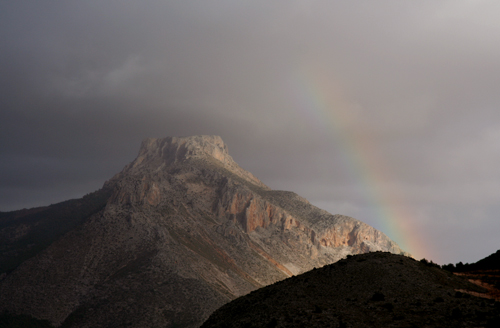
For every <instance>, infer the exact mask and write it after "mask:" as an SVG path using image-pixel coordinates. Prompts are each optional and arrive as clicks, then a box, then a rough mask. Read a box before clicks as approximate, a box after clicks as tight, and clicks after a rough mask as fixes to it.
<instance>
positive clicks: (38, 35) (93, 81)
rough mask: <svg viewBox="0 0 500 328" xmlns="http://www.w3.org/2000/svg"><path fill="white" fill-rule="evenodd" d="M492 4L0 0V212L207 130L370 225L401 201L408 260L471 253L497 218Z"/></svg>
mask: <svg viewBox="0 0 500 328" xmlns="http://www.w3.org/2000/svg"><path fill="white" fill-rule="evenodd" d="M499 11H500V5H499V4H497V3H496V2H494V1H476V2H465V1H464V2H462V1H419V2H401V1H377V2H374V1H358V2H345V1H319V0H318V1H307V2H305V1H291V2H290V1H272V2H269V1H252V2H239V1H238V2H235V1H222V0H220V1H203V2H197V1H182V2H179V1H145V2H141V3H138V2H136V1H106V2H104V3H103V2H101V1H85V2H79V3H74V2H67V1H37V2H36V3H33V2H24V1H16V2H3V3H1V4H0V40H1V42H2V45H3V47H2V48H3V50H2V52H0V70H1V74H0V106H1V108H2V110H1V111H0V139H1V140H2V142H1V144H0V156H1V160H0V210H4V211H5V210H14V209H18V208H21V207H29V206H40V205H44V204H48V203H52V202H57V201H62V200H65V199H68V198H71V197H79V196H81V195H83V194H85V193H87V192H90V191H93V190H95V189H97V188H99V187H100V186H101V185H102V183H103V182H104V181H105V180H106V179H109V178H110V177H111V176H112V175H113V174H115V173H117V172H118V171H120V169H121V168H122V167H123V166H124V165H125V164H127V163H128V162H129V161H131V160H132V159H133V158H134V156H135V155H136V153H137V151H138V147H139V144H140V141H141V140H142V139H143V138H145V137H150V136H156V137H162V136H167V135H191V134H218V135H221V136H222V137H223V139H224V140H225V141H226V143H227V144H228V146H229V148H230V153H231V155H232V156H233V157H234V158H235V160H236V161H237V162H238V163H240V164H241V165H242V166H243V167H244V168H246V169H248V170H249V171H251V172H252V173H254V174H255V175H256V176H258V177H259V178H260V179H261V180H263V182H264V183H266V184H268V185H270V186H271V187H272V188H276V189H288V190H293V191H296V192H297V193H298V194H300V195H302V196H304V197H306V198H308V199H309V200H310V201H311V202H313V203H314V204H317V205H318V206H320V207H324V208H325V209H327V210H329V211H331V212H334V213H342V214H347V215H352V216H354V217H356V218H359V219H360V220H362V221H365V222H367V223H369V224H372V225H374V226H375V227H377V228H380V229H382V230H384V229H385V228H386V226H385V225H386V224H387V223H384V222H383V218H381V217H378V216H376V215H374V213H375V212H376V209H375V207H380V208H382V209H386V210H389V209H390V208H392V207H394V208H397V207H398V206H399V207H404V208H406V209H407V210H408V211H409V212H410V213H411V217H400V218H391V219H392V220H395V221H397V220H400V221H401V222H400V223H401V226H402V227H413V228H414V229H413V231H416V232H418V233H415V236H413V237H414V238H416V239H418V240H419V242H420V243H421V244H425V245H427V247H426V250H424V248H421V249H419V247H415V246H414V249H410V251H413V252H414V253H415V255H416V256H417V257H427V258H430V259H433V260H435V261H438V262H441V263H445V262H457V261H464V262H467V261H476V260H478V259H479V258H481V257H483V256H486V255H488V254H489V253H491V252H493V251H495V250H496V249H497V248H498V244H497V243H496V240H497V239H496V237H495V236H494V233H493V232H492V231H498V228H500V227H499V226H498V223H496V222H497V220H496V218H495V213H496V209H497V205H496V204H497V203H498V197H499V196H498V195H500V193H499V191H500V190H499V188H500V187H499V185H500V176H499V174H498V170H497V169H496V166H497V163H498V161H499V160H500V150H499V148H498V144H499V142H498V141H499V138H500V134H499V132H498V131H499V127H500V111H498V110H497V107H498V104H499V103H500V94H499V93H498V90H497V89H498V85H500V65H499V64H498V58H499V57H500V46H499V45H500V22H498V19H497V17H498V13H499ZM315 92H316V93H315ZM321 97H323V98H324V99H323V103H321V101H320V100H321V99H320V98H321ZM370 192H371V193H372V194H370ZM370 195H372V196H373V195H375V196H373V197H375V198H377V197H378V198H377V199H378V203H374V202H373V199H370V197H371V196H370ZM395 195H397V197H395ZM394 224H395V225H397V223H394ZM401 229H402V230H401V233H400V234H399V235H396V234H393V235H391V237H392V238H394V239H396V241H398V242H401V243H405V240H403V239H404V238H405V231H403V230H404V229H403V228H401ZM386 232H387V233H390V232H389V231H386ZM417 234H418V235H417Z"/></svg>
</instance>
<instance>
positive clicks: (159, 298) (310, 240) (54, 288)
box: [0, 136, 403, 327]
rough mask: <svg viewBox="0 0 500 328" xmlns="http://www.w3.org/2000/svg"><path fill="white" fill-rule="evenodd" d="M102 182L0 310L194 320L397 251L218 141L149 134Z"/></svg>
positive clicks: (0, 288) (21, 274)
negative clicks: (280, 185) (352, 258)
mask: <svg viewBox="0 0 500 328" xmlns="http://www.w3.org/2000/svg"><path fill="white" fill-rule="evenodd" d="M103 190H106V191H107V193H106V195H108V194H110V196H109V198H107V201H106V203H105V206H104V208H102V209H101V210H100V211H98V212H97V213H94V214H92V215H90V216H89V217H88V218H86V219H85V220H84V222H83V223H82V224H80V225H78V226H76V227H75V228H71V230H69V231H68V232H67V233H66V234H64V235H63V236H62V237H60V238H59V237H58V238H56V239H55V240H54V242H53V243H52V244H51V245H50V246H48V247H47V248H45V249H43V250H42V251H40V252H38V253H37V254H36V255H35V256H33V257H31V258H30V259H28V260H26V261H24V262H22V263H21V264H20V265H19V266H18V267H17V268H16V269H15V270H14V271H12V272H10V273H8V274H6V275H5V274H4V275H3V277H2V278H0V279H2V280H1V281H0V311H1V310H8V311H11V312H14V313H26V314H30V315H32V316H34V317H37V318H41V319H48V320H50V321H51V322H53V323H54V324H55V325H60V324H64V325H65V326H68V327H124V326H128V327H153V326H165V327H197V326H199V325H200V324H201V322H203V320H204V319H205V318H206V317H208V315H209V314H210V313H211V312H212V311H214V310H215V309H216V308H218V307H219V306H221V305H222V304H224V303H227V302H228V301H230V300H232V299H234V298H236V297H238V296H241V295H244V294H246V293H248V292H250V291H252V290H255V289H257V288H259V287H262V286H265V285H269V284H271V283H274V282H276V281H278V280H282V279H284V278H287V277H290V276H292V275H297V274H299V273H303V272H305V271H308V270H311V269H313V268H314V267H321V266H323V265H325V264H329V263H333V262H335V261H337V260H339V259H341V258H344V257H345V256H347V255H349V254H358V253H364V252H369V251H376V250H384V251H390V252H393V253H398V254H399V253H403V251H402V250H401V249H400V248H399V247H398V246H397V245H396V244H395V243H394V242H392V241H391V240H390V239H388V238H387V236H385V235H384V234H383V233H381V232H379V231H377V230H375V229H374V228H372V227H370V226H368V225H366V224H364V223H362V222H360V221H357V220H355V219H353V218H350V217H346V216H342V215H331V214H329V213H328V212H326V211H323V210H321V209H319V208H317V207H315V206H313V205H311V204H309V202H308V201H307V200H305V199H304V198H301V197H299V196H298V195H296V194H295V193H292V192H285V191H273V190H271V189H270V188H268V187H267V186H266V185H264V184H263V183H262V182H261V181H259V180H258V179H257V178H256V177H254V176H253V175H252V174H251V173H249V172H247V171H245V170H243V169H242V168H241V167H240V166H238V164H236V163H235V162H234V161H233V159H232V158H231V156H229V154H228V149H227V147H226V145H225V144H224V143H223V141H222V140H221V138H220V137H215V136H194V137H185V138H174V137H169V138H165V139H147V140H145V141H144V142H143V143H142V146H141V150H140V152H139V155H138V157H137V158H136V159H135V160H134V161H133V162H132V163H130V164H129V165H127V166H126V167H125V168H124V170H123V171H122V172H120V173H119V174H117V175H116V176H115V177H113V178H112V179H111V180H109V181H107V182H106V183H105V186H104V188H103ZM0 220H1V218H0ZM10 224H11V226H12V224H13V223H12V222H11V223H10ZM0 228H1V226H0ZM9 229H11V230H12V227H10V228H9ZM40 233H43V232H40ZM0 234H1V230H0ZM1 274H2V273H1V272H0V275H1Z"/></svg>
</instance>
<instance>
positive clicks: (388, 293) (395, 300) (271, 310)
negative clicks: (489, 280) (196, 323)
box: [202, 252, 500, 328]
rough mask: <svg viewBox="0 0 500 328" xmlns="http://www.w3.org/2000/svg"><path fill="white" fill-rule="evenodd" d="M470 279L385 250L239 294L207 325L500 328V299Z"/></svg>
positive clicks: (212, 316) (247, 327) (208, 321)
mask: <svg viewBox="0 0 500 328" xmlns="http://www.w3.org/2000/svg"><path fill="white" fill-rule="evenodd" d="M458 290H464V291H465V290H466V291H470V292H476V293H483V292H485V290H483V289H481V288H480V287H478V286H476V285H473V284H471V283H470V282H468V281H467V280H465V279H463V278H461V277H457V276H456V275H453V274H452V273H450V272H448V271H445V270H442V269H439V268H437V267H434V266H430V265H426V264H425V263H422V262H417V261H415V260H414V259H412V258H409V257H405V256H402V255H394V254H390V253H384V252H375V253H369V254H361V255H355V256H350V257H348V259H345V260H341V261H339V262H337V263H335V264H331V265H328V266H325V267H323V268H321V269H315V270H312V271H309V272H306V273H304V274H302V275H299V276H295V277H291V278H288V279H286V280H284V281H280V282H277V283H275V284H273V285H270V286H267V287H264V288H262V289H259V290H257V291H254V292H252V293H250V294H248V295H246V296H243V297H240V298H238V299H236V300H234V301H232V302H230V303H228V304H226V305H224V306H223V307H221V308H220V309H219V310H217V311H215V312H214V313H213V314H212V315H211V316H210V318H209V319H208V320H207V321H206V322H205V323H204V324H203V325H202V328H216V327H218V328H223V327H233V328H234V327H245V328H249V327H500V303H499V302H495V301H494V300H491V299H484V298H478V297H474V296H471V295H469V294H467V293H463V292H461V291H458Z"/></svg>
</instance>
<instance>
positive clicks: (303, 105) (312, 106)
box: [291, 69, 429, 259]
mask: <svg viewBox="0 0 500 328" xmlns="http://www.w3.org/2000/svg"><path fill="white" fill-rule="evenodd" d="M326 75H327V74H318V73H317V71H316V70H312V69H306V70H301V71H299V72H298V74H296V75H295V76H294V77H293V78H292V79H291V80H292V81H293V84H292V92H293V97H294V98H295V100H296V101H299V106H295V107H296V108H297V110H298V111H300V113H299V114H300V115H301V117H302V118H303V119H305V120H307V121H309V123H310V124H312V126H313V127H314V128H315V129H316V130H317V131H318V132H319V133H323V134H324V135H326V136H328V137H329V138H331V140H332V141H333V142H334V143H335V144H336V145H337V146H338V148H339V149H341V152H342V154H340V155H341V156H340V158H342V163H343V164H342V165H343V167H344V168H345V170H346V172H347V174H349V175H350V176H351V177H352V178H354V180H355V181H356V183H357V186H358V187H359V189H360V190H362V197H363V198H364V199H365V201H366V202H367V203H368V204H369V211H370V212H371V213H373V214H372V215H373V216H374V218H375V219H376V220H377V222H378V223H379V224H380V225H381V226H382V228H381V229H380V230H381V231H383V232H384V233H385V234H386V235H387V236H388V237H389V238H391V239H392V240H394V241H395V242H396V243H398V244H399V245H400V247H401V248H402V249H404V250H405V251H407V252H409V253H411V254H412V255H413V256H414V257H415V258H422V257H426V258H428V259H429V253H428V250H427V249H426V247H425V245H424V243H423V242H422V239H421V238H419V235H420V234H419V232H418V229H417V228H416V227H415V224H414V223H415V222H417V221H416V218H415V217H414V216H412V212H413V211H412V210H411V209H410V207H409V206H408V205H407V204H406V202H405V199H404V197H403V193H402V192H400V191H398V190H397V188H396V187H395V186H388V182H390V181H391V179H390V178H391V176H390V172H389V170H388V166H387V165H386V163H384V161H383V159H382V158H381V156H380V153H379V152H377V145H376V142H375V140H376V139H375V138H372V137H371V136H370V133H369V132H368V131H369V130H368V129H364V128H363V127H362V126H361V127H360V124H359V123H356V122H355V121H356V120H357V117H356V107H355V106H353V104H352V103H350V102H349V101H348V97H346V96H345V95H344V94H342V92H341V88H340V87H339V85H338V84H337V83H335V81H334V80H332V79H331V78H328V77H327V76H326ZM358 219H361V220H363V219H362V218H358Z"/></svg>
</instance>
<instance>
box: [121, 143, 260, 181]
mask: <svg viewBox="0 0 500 328" xmlns="http://www.w3.org/2000/svg"><path fill="white" fill-rule="evenodd" d="M189 160H201V161H209V162H212V163H214V164H217V165H219V166H221V167H223V168H224V169H226V170H228V171H230V172H232V173H233V174H236V175H237V176H239V177H240V178H243V179H244V180H246V181H248V182H251V183H252V184H254V185H257V186H258V187H261V188H264V189H269V187H267V186H266V185H265V184H264V183H262V182H261V181H260V180H259V179H257V178H256V177H255V176H254V175H253V174H251V173H250V172H248V171H245V170H244V169H242V168H241V167H240V166H239V165H238V164H237V163H236V162H235V161H234V160H233V158H232V157H231V156H230V155H229V150H228V147H227V145H226V144H225V143H224V141H223V140H222V138H221V137H219V136H213V135H197V136H189V137H166V138H147V139H145V140H143V141H142V145H141V149H140V151H139V155H138V156H137V158H136V159H135V160H134V161H133V162H132V163H131V164H129V165H128V166H127V167H125V169H124V170H123V172H122V173H124V172H127V173H129V172H130V171H137V170H141V169H145V168H146V169H148V170H151V169H153V170H156V171H158V170H161V169H164V168H167V167H169V166H172V165H176V164H182V163H184V162H186V161H189Z"/></svg>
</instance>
